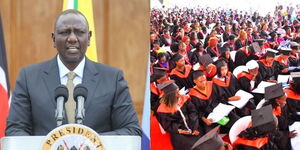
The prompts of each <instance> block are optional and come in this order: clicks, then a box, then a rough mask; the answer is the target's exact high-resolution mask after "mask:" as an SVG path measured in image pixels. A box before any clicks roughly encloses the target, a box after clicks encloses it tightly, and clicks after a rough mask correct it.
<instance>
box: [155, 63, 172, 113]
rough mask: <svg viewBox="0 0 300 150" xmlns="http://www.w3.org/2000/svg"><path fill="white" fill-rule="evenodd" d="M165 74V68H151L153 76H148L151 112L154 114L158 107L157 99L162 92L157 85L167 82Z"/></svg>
mask: <svg viewBox="0 0 300 150" xmlns="http://www.w3.org/2000/svg"><path fill="white" fill-rule="evenodd" d="M166 72H167V70H166V69H165V68H159V67H153V74H152V75H151V76H150V91H151V93H150V94H151V95H150V100H151V110H152V111H153V112H154V114H156V110H157V108H158V106H159V97H160V96H161V95H162V91H161V90H159V89H158V87H157V85H158V84H161V83H164V82H166V81H169V77H168V76H167V73H166Z"/></svg>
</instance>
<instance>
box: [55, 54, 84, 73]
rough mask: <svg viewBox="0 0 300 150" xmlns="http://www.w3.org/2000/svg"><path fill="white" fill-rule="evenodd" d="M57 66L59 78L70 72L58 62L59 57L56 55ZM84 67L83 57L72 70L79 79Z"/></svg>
mask: <svg viewBox="0 0 300 150" xmlns="http://www.w3.org/2000/svg"><path fill="white" fill-rule="evenodd" d="M57 64H58V70H59V77H60V78H63V77H64V76H66V75H67V74H68V73H69V72H70V70H69V69H68V68H67V67H66V66H65V65H64V64H63V62H62V61H61V60H60V58H59V55H57ZM84 66H85V57H83V59H82V60H81V62H80V63H79V64H78V66H77V67H76V68H75V69H74V70H73V72H74V73H75V74H76V76H78V77H80V78H82V77H83V70H84Z"/></svg>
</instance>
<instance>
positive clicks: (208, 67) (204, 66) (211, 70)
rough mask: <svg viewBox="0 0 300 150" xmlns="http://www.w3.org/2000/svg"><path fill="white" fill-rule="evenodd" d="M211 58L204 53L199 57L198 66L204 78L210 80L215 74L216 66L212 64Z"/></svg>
mask: <svg viewBox="0 0 300 150" xmlns="http://www.w3.org/2000/svg"><path fill="white" fill-rule="evenodd" d="M213 62H214V61H213V59H212V58H211V57H210V55H209V54H205V55H203V56H201V57H200V64H201V65H200V67H199V68H198V70H202V71H203V72H204V75H205V76H206V79H207V80H208V81H211V80H212V79H213V77H214V76H215V75H216V74H217V67H216V65H214V64H213Z"/></svg>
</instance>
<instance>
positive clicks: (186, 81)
mask: <svg viewBox="0 0 300 150" xmlns="http://www.w3.org/2000/svg"><path fill="white" fill-rule="evenodd" d="M184 67H185V69H184V72H180V71H178V70H176V68H174V69H172V71H171V73H170V78H171V79H173V80H175V83H176V85H177V86H178V87H179V89H181V88H183V87H185V88H186V89H189V88H192V87H193V86H194V82H193V70H192V66H190V65H185V66H184Z"/></svg>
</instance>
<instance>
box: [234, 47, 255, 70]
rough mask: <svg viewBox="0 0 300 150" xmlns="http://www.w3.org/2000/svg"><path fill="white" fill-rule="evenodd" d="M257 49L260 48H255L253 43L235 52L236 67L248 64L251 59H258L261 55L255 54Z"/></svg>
mask: <svg viewBox="0 0 300 150" xmlns="http://www.w3.org/2000/svg"><path fill="white" fill-rule="evenodd" d="M257 51H259V50H257V49H256V48H254V47H253V45H251V46H247V47H242V48H241V49H239V50H238V51H237V52H236V54H235V61H234V64H235V67H238V66H241V65H246V63H247V62H248V61H250V60H258V59H259V57H258V56H257V55H256V54H255V53H256V52H257Z"/></svg>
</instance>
